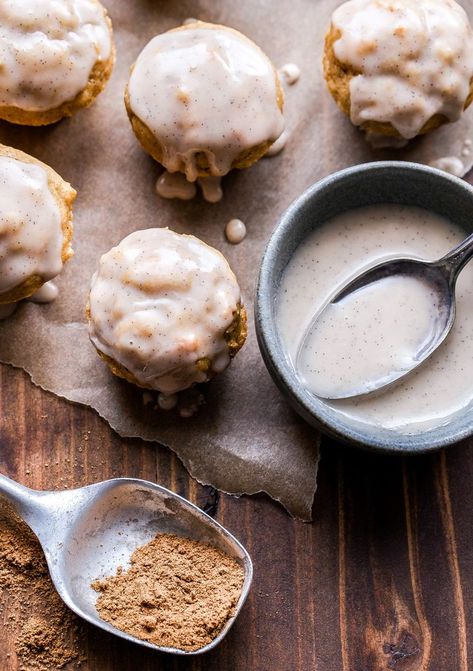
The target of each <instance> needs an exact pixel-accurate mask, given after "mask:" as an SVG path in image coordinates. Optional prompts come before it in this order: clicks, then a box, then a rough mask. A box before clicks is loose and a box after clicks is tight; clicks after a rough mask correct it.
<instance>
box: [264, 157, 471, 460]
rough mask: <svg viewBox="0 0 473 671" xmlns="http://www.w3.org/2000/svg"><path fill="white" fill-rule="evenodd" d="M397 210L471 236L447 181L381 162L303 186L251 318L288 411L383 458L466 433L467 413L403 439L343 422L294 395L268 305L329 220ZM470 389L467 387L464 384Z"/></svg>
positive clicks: (465, 208)
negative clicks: (412, 208)
mask: <svg viewBox="0 0 473 671" xmlns="http://www.w3.org/2000/svg"><path fill="white" fill-rule="evenodd" d="M376 203H401V204H404V205H416V206H418V207H423V208H425V209H428V210H431V211H433V212H436V213H438V214H440V215H443V216H445V217H447V218H448V219H450V220H451V221H453V222H454V223H455V224H457V225H458V226H460V227H461V228H463V229H464V230H465V233H469V232H471V231H472V230H473V188H472V187H471V186H470V185H469V184H467V183H466V182H464V181H462V180H460V179H458V178H456V177H452V176H451V175H449V174H447V173H445V172H441V171H440V170H435V169H433V168H428V167H426V166H423V165H418V164H416V163H405V162H399V161H383V162H377V163H366V164H364V165H359V166H356V167H354V168H348V169H346V170H342V171H340V172H337V173H335V174H333V175H330V176H329V177H326V178H325V179H323V180H321V181H320V182H317V184H314V185H313V186H311V187H310V188H309V189H308V190H307V191H305V193H303V194H302V196H300V197H299V198H298V199H297V200H296V201H295V202H294V203H293V204H292V205H291V206H290V207H289V209H288V210H287V211H286V212H285V213H284V215H283V216H282V218H281V220H280V222H279V224H278V226H277V227H276V229H275V231H274V232H273V235H272V236H271V239H270V241H269V243H268V246H267V248H266V251H265V253H264V256H263V260H262V263H261V269H260V275H259V279H258V286H257V294H256V306H255V318H256V332H257V336H258V342H259V346H260V349H261V353H262V355H263V359H264V361H265V363H266V366H267V368H268V370H269V372H270V373H271V375H272V377H273V379H274V381H275V382H276V384H277V385H278V387H279V389H280V390H281V391H282V392H283V393H284V394H285V395H286V396H287V398H288V401H289V402H290V404H291V405H292V406H293V408H294V409H295V410H296V411H297V412H298V413H299V414H300V415H301V416H302V417H303V418H304V419H305V420H306V421H307V422H309V423H310V424H312V425H313V426H315V427H317V428H319V429H321V430H323V431H324V432H325V433H328V434H330V435H333V436H336V437H337V438H339V439H341V440H343V441H344V442H349V443H354V444H356V445H359V446H362V447H367V448H371V449H374V450H379V451H383V452H403V453H407V452H427V451H429V450H435V449H438V448H440V447H443V446H445V445H449V444H451V443H455V442H457V441H459V440H461V439H462V438H465V437H467V436H469V435H471V434H472V433H473V410H472V409H471V408H467V409H465V410H464V411H461V412H459V413H457V414H456V415H455V416H453V417H452V418H451V420H450V421H449V423H448V424H447V425H446V426H442V427H438V428H435V429H429V430H425V431H424V432H422V433H415V434H413V435H410V434H408V433H402V432H400V431H399V430H390V429H384V428H380V427H375V426H373V425H372V424H368V423H363V422H359V421H354V420H350V419H348V418H346V417H344V416H343V415H341V413H339V412H337V411H336V410H335V409H334V408H332V407H330V405H328V404H327V403H326V402H324V401H323V400H322V399H319V398H316V397H314V396H313V395H312V394H310V392H308V391H307V390H306V389H304V388H303V387H302V385H301V384H300V382H299V381H298V379H297V377H296V374H295V371H294V368H293V367H292V365H291V363H290V362H289V361H288V359H287V358H286V355H285V352H284V349H283V346H282V343H281V342H280V339H279V336H278V331H277V326H276V320H275V301H276V296H277V292H278V287H279V284H280V280H281V275H282V273H283V271H284V269H285V267H286V265H287V263H288V262H289V260H290V259H291V257H292V255H293V253H294V251H295V250H296V248H297V247H298V246H299V244H300V243H301V242H302V241H303V240H304V239H305V238H306V237H307V235H308V234H310V233H311V231H312V230H313V229H314V228H316V227H317V226H319V225H320V224H321V223H323V222H325V221H327V220H328V219H330V218H331V217H334V216H335V215H337V214H339V213H341V212H344V211H346V210H350V209H352V208H355V207H360V206H363V205H374V204H376ZM472 385H473V380H472Z"/></svg>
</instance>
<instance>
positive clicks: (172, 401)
mask: <svg viewBox="0 0 473 671" xmlns="http://www.w3.org/2000/svg"><path fill="white" fill-rule="evenodd" d="M178 401H179V396H178V394H158V407H159V408H161V410H173V409H174V408H175V407H176V405H177V403H178Z"/></svg>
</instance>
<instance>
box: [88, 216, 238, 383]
mask: <svg viewBox="0 0 473 671" xmlns="http://www.w3.org/2000/svg"><path fill="white" fill-rule="evenodd" d="M87 316H88V320H89V336H90V339H91V340H92V343H93V344H94V345H95V347H96V349H97V351H98V353H99V355H100V356H101V357H102V358H103V359H104V360H105V361H106V362H107V363H108V365H109V366H110V368H111V370H112V372H113V373H114V374H115V375H118V376H119V377H123V378H125V379H126V380H128V381H129V382H132V383H133V384H135V385H137V386H139V387H143V388H146V389H156V390H158V391H160V392H162V393H164V394H174V393H176V392H179V391H182V390H184V389H187V388H189V387H191V386H192V385H193V384H195V383H198V382H206V381H207V380H209V379H210V378H211V377H213V376H214V375H215V374H216V373H220V372H221V371H223V370H224V369H225V368H226V367H227V366H228V364H229V363H230V360H231V359H232V358H233V357H234V356H235V354H236V353H237V352H238V350H239V349H240V348H241V346H242V345H243V343H244V341H245V338H246V334H247V326H246V312H245V309H244V307H243V306H242V304H241V299H240V289H239V287H238V283H237V280H236V278H235V275H234V274H233V272H232V270H231V269H230V266H229V265H228V263H227V261H226V259H225V258H224V257H223V256H222V254H220V252H218V251H217V250H216V249H213V248H212V247H209V246H208V245H206V244H205V243H204V242H202V241H201V240H199V239H198V238H195V237H194V236H192V235H180V234H178V233H174V232H173V231H170V230H169V229H167V228H151V229H148V230H144V231H136V232H135V233H132V234H131V235H128V236H127V237H126V238H124V239H123V240H122V241H121V242H120V244H119V245H118V246H117V247H113V249H111V250H110V251H109V252H107V253H106V254H104V256H102V258H101V259H100V263H99V268H98V270H97V272H96V273H95V274H94V276H93V278H92V283H91V290H90V297H89V304H88V306H87Z"/></svg>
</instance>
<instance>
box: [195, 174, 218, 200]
mask: <svg viewBox="0 0 473 671" xmlns="http://www.w3.org/2000/svg"><path fill="white" fill-rule="evenodd" d="M197 182H198V184H199V186H200V188H201V189H202V195H203V197H204V200H206V201H207V202H208V203H219V202H220V201H221V200H222V198H223V190H222V178H221V177H199V178H198V180H197Z"/></svg>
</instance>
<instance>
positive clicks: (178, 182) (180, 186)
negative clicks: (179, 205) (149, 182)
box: [156, 170, 197, 200]
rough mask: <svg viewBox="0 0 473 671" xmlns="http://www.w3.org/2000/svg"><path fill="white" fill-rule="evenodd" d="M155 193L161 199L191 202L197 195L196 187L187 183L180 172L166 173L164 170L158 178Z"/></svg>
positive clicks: (191, 183) (192, 183)
mask: <svg viewBox="0 0 473 671" xmlns="http://www.w3.org/2000/svg"><path fill="white" fill-rule="evenodd" d="M156 192H157V193H158V195H159V196H161V198H168V199H172V198H177V199H178V200H192V199H193V198H195V196H196V194H197V187H196V185H195V184H194V182H189V180H187V179H186V176H185V175H183V174H182V172H168V171H167V170H165V171H164V172H163V174H162V175H160V176H159V177H158V181H157V182H156Z"/></svg>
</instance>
